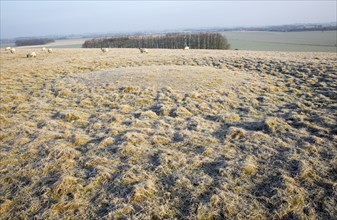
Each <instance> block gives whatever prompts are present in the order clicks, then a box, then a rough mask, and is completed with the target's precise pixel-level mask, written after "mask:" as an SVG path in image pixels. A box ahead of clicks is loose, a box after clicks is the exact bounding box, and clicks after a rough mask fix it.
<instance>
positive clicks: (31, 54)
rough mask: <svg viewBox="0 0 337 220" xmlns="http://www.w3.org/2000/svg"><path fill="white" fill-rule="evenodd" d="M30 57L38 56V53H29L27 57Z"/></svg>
mask: <svg viewBox="0 0 337 220" xmlns="http://www.w3.org/2000/svg"><path fill="white" fill-rule="evenodd" d="M29 57H36V53H35V52H31V53H29V54H27V58H29Z"/></svg>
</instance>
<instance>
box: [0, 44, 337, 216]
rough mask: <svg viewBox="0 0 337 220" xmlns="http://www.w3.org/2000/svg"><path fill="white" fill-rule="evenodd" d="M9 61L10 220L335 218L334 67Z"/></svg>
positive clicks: (318, 56)
mask: <svg viewBox="0 0 337 220" xmlns="http://www.w3.org/2000/svg"><path fill="white" fill-rule="evenodd" d="M32 50H33V49H32V48H25V49H22V48H21V49H18V50H17V52H16V53H15V54H10V53H6V52H4V51H1V82H0V89H1V97H0V104H1V106H0V107H1V108H0V123H1V131H0V219H101V218H103V219H333V218H334V217H335V216H337V211H336V206H337V202H336V196H337V187H336V186H337V185H336V184H337V183H336V179H337V175H336V173H337V170H336V169H337V163H336V161H337V150H336V141H337V140H336V139H337V130H336V124H337V123H336V119H337V114H336V109H337V102H336V99H337V98H336V97H337V91H336V88H337V74H336V72H337V57H336V55H335V54H329V53H276V52H246V51H220V50H214V51H212V50H189V51H183V50H149V53H148V54H140V52H139V50H138V49H111V50H109V52H108V53H102V52H101V51H100V49H55V50H54V51H53V53H52V54H49V53H43V52H42V51H36V52H37V57H36V58H26V54H27V53H28V52H31V51H32Z"/></svg>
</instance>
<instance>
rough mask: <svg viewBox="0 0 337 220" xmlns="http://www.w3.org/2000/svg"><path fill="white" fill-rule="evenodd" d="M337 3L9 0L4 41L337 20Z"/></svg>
mask: <svg viewBox="0 0 337 220" xmlns="http://www.w3.org/2000/svg"><path fill="white" fill-rule="evenodd" d="M336 4H337V1H336V0H330V1H322V0H317V1H312V0H311V1H303V0H301V1H291V0H283V1H274V0H269V1H268V0H264V1H253V0H251V1H249V0H246V1H61V0H58V1H8V0H1V34H0V37H1V39H6V38H16V37H28V36H44V35H69V34H84V33H123V32H138V31H160V30H174V29H185V28H209V27H238V26H244V27H249V26H267V25H282V24H294V23H325V22H336V21H337V15H336V9H337V5H336Z"/></svg>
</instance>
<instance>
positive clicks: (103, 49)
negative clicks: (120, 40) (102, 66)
mask: <svg viewBox="0 0 337 220" xmlns="http://www.w3.org/2000/svg"><path fill="white" fill-rule="evenodd" d="M101 51H102V52H103V53H105V52H108V51H109V49H108V48H101Z"/></svg>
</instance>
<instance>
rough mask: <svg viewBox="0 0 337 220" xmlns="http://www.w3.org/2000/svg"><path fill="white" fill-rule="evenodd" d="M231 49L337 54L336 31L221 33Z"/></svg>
mask: <svg viewBox="0 0 337 220" xmlns="http://www.w3.org/2000/svg"><path fill="white" fill-rule="evenodd" d="M223 34H224V35H225V36H226V37H227V39H228V41H229V43H230V44H231V49H240V50H257V51H297V52H335V53H337V47H336V45H337V40H336V39H337V31H325V32H321V31H305V32H264V31H255V32H254V31H247V32H223Z"/></svg>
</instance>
